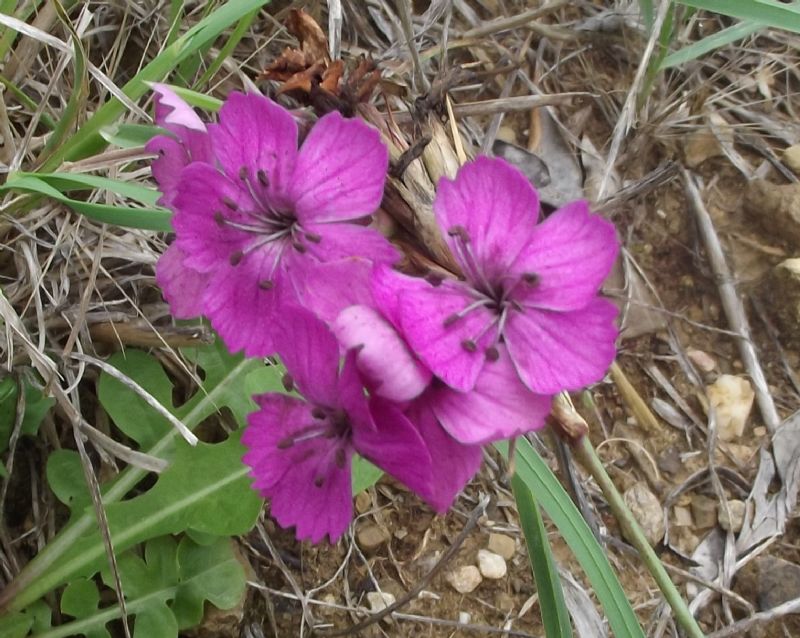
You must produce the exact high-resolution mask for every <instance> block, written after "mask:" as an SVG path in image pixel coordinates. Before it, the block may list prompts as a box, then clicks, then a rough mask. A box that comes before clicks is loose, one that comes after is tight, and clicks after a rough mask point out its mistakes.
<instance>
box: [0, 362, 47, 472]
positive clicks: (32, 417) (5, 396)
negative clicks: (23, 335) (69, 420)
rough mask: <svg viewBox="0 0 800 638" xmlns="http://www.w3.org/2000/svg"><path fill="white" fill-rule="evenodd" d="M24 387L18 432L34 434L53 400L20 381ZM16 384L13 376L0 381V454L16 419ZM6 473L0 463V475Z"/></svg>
mask: <svg viewBox="0 0 800 638" xmlns="http://www.w3.org/2000/svg"><path fill="white" fill-rule="evenodd" d="M22 384H23V387H24V388H25V413H24V414H23V416H22V424H21V427H20V432H21V433H22V434H25V435H28V436H35V435H36V433H37V432H38V431H39V426H40V425H41V423H42V421H43V420H44V417H45V415H46V414H47V412H48V411H49V410H50V408H51V407H53V404H54V403H55V401H54V400H53V399H52V398H50V397H48V396H45V395H44V394H43V393H42V391H41V390H39V388H37V387H36V386H34V385H32V384H31V383H30V382H28V381H23V382H22ZM17 396H18V384H17V381H16V380H15V379H14V378H13V377H6V378H5V379H3V380H2V381H0V454H2V453H3V452H5V451H6V450H7V449H8V445H9V443H10V440H11V434H12V432H13V431H14V424H15V423H16V420H17ZM5 475H6V469H5V466H3V465H2V464H0V476H5Z"/></svg>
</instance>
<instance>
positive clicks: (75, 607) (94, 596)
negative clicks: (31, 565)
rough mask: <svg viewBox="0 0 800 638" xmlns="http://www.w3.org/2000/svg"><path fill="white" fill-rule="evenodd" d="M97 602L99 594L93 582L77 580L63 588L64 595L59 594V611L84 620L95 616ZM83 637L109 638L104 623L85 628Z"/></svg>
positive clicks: (82, 579) (109, 635)
mask: <svg viewBox="0 0 800 638" xmlns="http://www.w3.org/2000/svg"><path fill="white" fill-rule="evenodd" d="M99 602H100V593H99V592H98V591H97V585H95V584H94V581H91V580H86V579H84V578H79V579H78V580H73V581H72V582H71V583H69V585H67V586H66V587H65V588H64V593H63V594H61V611H62V613H64V614H67V615H68V616H72V617H74V618H77V619H79V620H85V619H86V618H91V617H93V616H96V615H97V613H98V610H97V606H98V604H99ZM84 635H85V636H86V638H111V634H109V633H108V630H107V629H106V627H105V623H98V624H97V625H96V626H93V627H89V628H87V629H86V630H85V632H84Z"/></svg>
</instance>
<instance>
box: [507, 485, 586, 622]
mask: <svg viewBox="0 0 800 638" xmlns="http://www.w3.org/2000/svg"><path fill="white" fill-rule="evenodd" d="M511 486H512V489H513V490H514V499H515V500H516V502H517V511H518V512H519V520H520V524H521V525H522V531H523V532H524V533H525V543H526V544H527V546H528V557H529V559H530V562H531V568H532V570H533V577H534V578H535V579H536V591H537V593H538V594H539V608H540V609H541V610H542V624H543V625H544V632H545V635H546V636H547V638H571V636H572V628H571V627H570V622H569V612H568V611H567V604H566V602H565V601H564V592H563V591H562V589H561V579H560V578H559V575H558V568H557V567H556V564H555V561H554V560H553V552H552V551H551V549H550V543H549V541H548V540H547V530H546V529H545V528H544V521H543V520H542V514H541V512H540V511H539V504H538V503H537V502H536V498H535V497H534V495H533V492H531V490H530V489H529V488H528V486H527V485H526V484H525V481H523V480H522V479H521V478H520V477H519V476H516V475H515V476H514V478H513V479H512V481H511Z"/></svg>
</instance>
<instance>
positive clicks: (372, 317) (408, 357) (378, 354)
mask: <svg viewBox="0 0 800 638" xmlns="http://www.w3.org/2000/svg"><path fill="white" fill-rule="evenodd" d="M332 328H333V332H334V334H335V335H336V338H337V339H338V340H339V343H341V344H342V346H344V347H345V348H346V349H355V350H356V362H357V365H358V368H359V371H360V372H361V374H362V376H363V377H364V378H365V379H367V381H368V383H367V385H368V387H369V388H370V390H371V391H372V392H374V393H375V394H377V395H379V396H382V397H384V398H386V399H390V400H392V401H398V402H400V401H410V400H411V399H413V398H414V397H416V396H418V395H419V394H421V393H422V391H423V390H424V389H425V388H426V387H427V385H428V383H429V382H430V380H431V373H430V371H429V370H428V369H427V368H425V367H424V366H422V365H421V364H420V363H419V361H417V360H416V359H415V358H414V356H413V355H412V354H411V352H410V351H409V350H408V346H407V345H406V344H405V342H404V341H403V339H402V338H401V337H400V335H399V334H397V331H396V330H395V329H394V328H393V327H392V326H391V324H390V323H389V322H388V321H386V320H385V319H384V318H383V317H381V315H380V314H379V313H378V312H377V311H376V310H374V309H372V308H369V307H367V306H350V307H349V308H346V309H345V310H343V311H342V312H341V314H339V316H338V317H337V318H336V320H335V321H334V322H333V326H332Z"/></svg>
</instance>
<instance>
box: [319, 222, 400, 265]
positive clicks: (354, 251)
mask: <svg viewBox="0 0 800 638" xmlns="http://www.w3.org/2000/svg"><path fill="white" fill-rule="evenodd" d="M304 228H306V229H307V230H308V232H311V233H315V234H316V235H318V236H319V237H321V238H322V239H321V240H320V241H319V242H318V243H316V244H313V245H309V246H308V253H309V255H311V256H312V257H314V258H315V259H317V260H319V261H337V260H339V259H343V258H345V257H351V256H353V255H356V256H358V257H362V258H364V259H369V260H371V261H373V262H375V263H387V264H393V263H394V262H396V261H398V260H399V259H400V254H399V253H398V252H397V249H396V248H395V247H394V246H392V244H391V243H389V241H388V240H387V239H386V238H385V237H384V236H383V235H381V234H380V233H379V232H378V231H377V230H375V229H374V228H367V227H365V226H358V225H356V224H318V223H308V224H305V225H304Z"/></svg>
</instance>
